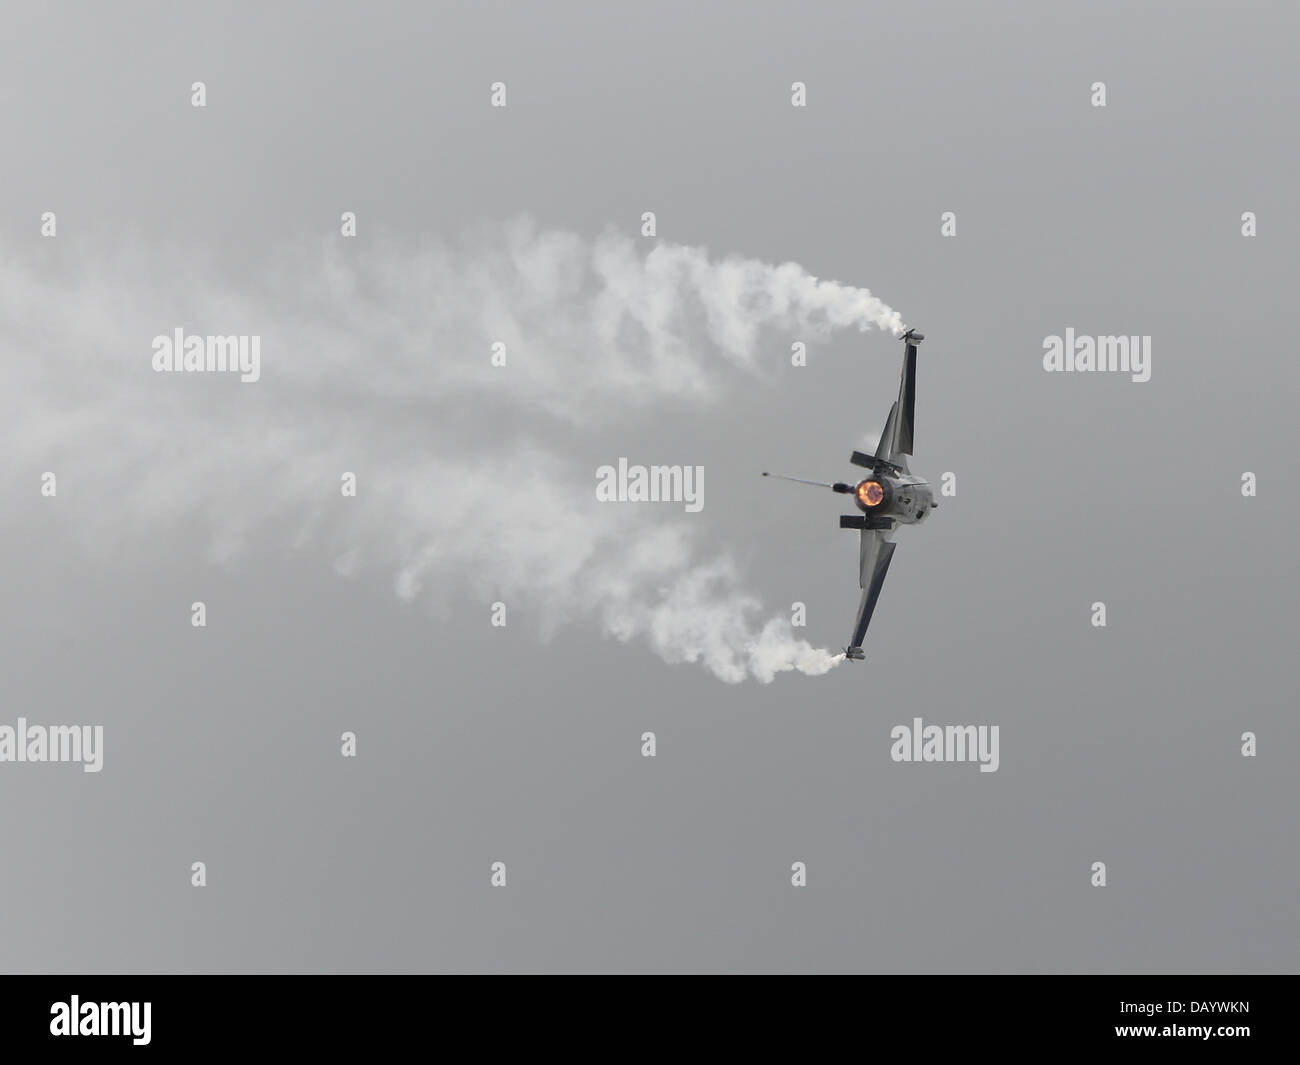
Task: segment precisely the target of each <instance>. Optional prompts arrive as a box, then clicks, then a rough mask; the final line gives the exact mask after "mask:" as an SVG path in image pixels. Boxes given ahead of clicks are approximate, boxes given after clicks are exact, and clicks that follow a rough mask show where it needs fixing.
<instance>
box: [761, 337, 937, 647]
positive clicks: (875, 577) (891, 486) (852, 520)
mask: <svg viewBox="0 0 1300 1065" xmlns="http://www.w3.org/2000/svg"><path fill="white" fill-rule="evenodd" d="M924 339H925V337H924V336H922V335H921V334H920V333H918V332H917V331H916V330H915V329H909V330H908V331H907V332H906V333H904V334H903V337H902V340H903V343H904V344H906V345H907V347H906V350H905V353H904V355H903V375H902V380H901V381H900V382H899V385H898V400H897V401H896V402H895V403H894V406H893V407H892V408H891V409H890V411H889V418H888V420H887V421H886V422H885V431H884V432H883V433H881V434H880V443H879V444H878V445H876V453H875V454H874V455H866V454H863V453H862V452H861V451H855V452H853V454H852V456H850V458H849V461H850V462H851V463H853V465H855V466H861V467H863V468H864V469H866V470H869V471H870V472H869V473H868V474H867V476H866V477H864V478H863V479H862V480H860V481H859V482H858V483H857V484H844V483H843V482H842V481H837V482H836V483H834V484H829V483H827V482H825V481H805V480H804V479H803V478H801V477H782V476H781V475H780V474H768V473H764V474H763V476H764V477H780V478H781V480H783V481H796V482H798V483H799V484H815V485H819V486H821V487H822V488H830V489H832V490H833V491H836V492H839V493H841V494H843V495H850V496H852V497H853V500H854V502H855V503H857V505H858V509H859V510H860V511H862V513H861V514H844V515H842V516H841V517H840V528H841V529H860V530H861V533H860V535H861V537H862V543H861V548H860V550H859V553H858V585H859V587H861V588H862V601H861V602H860V603H859V604H858V617H857V620H856V621H855V622H854V624H853V636H852V638H851V639H850V640H849V645H848V647H846V648H845V649H844V654H845V656H846V657H847V658H850V659H854V660H859V661H860V660H862V659H863V658H865V657H866V655H865V654H864V653H863V650H862V641H863V639H864V638H865V637H866V635H867V626H868V625H870V624H871V615H872V614H873V613H874V612H875V609H876V600H877V599H879V598H880V588H881V586H882V585H883V584H884V583H885V574H886V573H888V572H889V563H890V560H891V559H892V558H893V557H894V547H895V546H896V545H895V543H894V531H895V530H896V529H897V528H898V526H900V525H918V524H920V523H921V522H923V521H924V520H925V519H926V518H927V517H928V516H929V514H930V511H932V510H934V509H935V508H936V507H938V505H939V504H938V503H936V502H935V499H934V493H933V492H932V491H931V490H930V485H929V482H927V481H923V480H922V479H921V478H920V477H917V476H915V475H914V474H913V473H912V472H911V471H910V470H909V469H908V468H907V459H908V457H909V456H910V455H911V454H912V427H913V424H914V421H915V414H916V348H917V345H918V344H919V343H920V342H921V341H922V340H924Z"/></svg>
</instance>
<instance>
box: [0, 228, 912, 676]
mask: <svg viewBox="0 0 1300 1065" xmlns="http://www.w3.org/2000/svg"><path fill="white" fill-rule="evenodd" d="M55 245H57V247H56V246H55ZM6 247H8V248H10V249H12V248H13V247H14V245H13V243H12V242H9V243H7V245H6ZM264 262H265V265H264V267H263V268H261V269H260V270H258V271H255V272H252V273H247V272H246V273H244V274H237V273H234V272H233V271H231V270H230V269H229V268H225V267H223V266H221V265H220V264H218V263H217V262H216V261H213V260H205V259H204V258H203V257H202V256H198V255H196V253H195V251H194V250H193V249H190V248H180V247H161V246H157V245H151V246H145V245H143V244H138V243H129V242H123V241H120V240H119V241H116V242H112V243H101V244H98V245H92V244H90V243H87V241H86V239H84V238H83V239H80V240H79V239H78V238H77V237H75V236H72V237H65V236H60V237H59V238H57V240H48V241H44V242H42V243H41V244H39V245H36V246H35V247H32V248H30V250H29V251H28V252H26V253H18V252H14V251H12V250H10V251H8V252H5V253H4V254H3V255H0V344H2V345H3V349H4V358H3V360H0V387H2V388H3V395H4V397H5V399H4V403H5V405H6V408H7V409H6V410H5V412H4V413H5V417H4V420H3V429H0V433H2V434H3V435H2V436H0V440H2V441H3V445H4V448H5V452H6V455H7V457H8V462H9V468H10V469H11V470H14V471H17V472H18V474H19V475H21V476H24V477H26V476H31V477H34V478H35V477H39V476H40V474H41V472H43V471H47V470H48V471H55V472H56V473H57V476H58V477H59V492H58V497H57V504H56V505H57V506H58V507H60V508H66V509H61V513H62V514H63V515H64V516H65V518H66V521H67V523H68V527H69V528H70V529H72V530H73V531H74V532H75V533H76V534H77V535H79V536H80V537H82V539H83V540H84V543H85V545H86V547H87V549H88V550H91V551H97V552H105V553H111V554H113V555H114V556H121V555H124V554H125V555H127V556H128V557H129V555H130V552H131V550H132V548H133V546H134V547H135V548H136V549H137V550H138V552H139V554H140V556H141V557H142V558H143V557H146V552H147V551H148V550H149V545H151V544H154V543H157V542H158V540H159V538H160V537H161V536H162V535H164V534H165V533H166V531H167V530H169V529H171V530H175V529H180V528H184V529H188V530H193V529H195V528H198V529H201V530H202V533H203V535H204V537H205V543H206V544H207V545H208V549H209V555H210V557H211V559H212V560H213V561H214V562H218V563H220V562H223V561H226V560H230V559H233V558H234V557H236V556H237V555H239V554H240V553H242V552H245V551H248V550H250V549H254V548H256V549H263V548H266V547H267V546H271V547H274V548H285V549H302V550H314V551H317V552H318V553H320V554H321V555H322V556H323V557H324V558H328V559H329V560H331V561H332V563H333V566H334V568H335V569H337V570H338V571H339V572H341V573H345V574H367V573H368V574H380V575H383V576H384V577H385V579H387V580H390V581H392V583H393V586H394V589H395V592H396V594H397V595H398V596H400V597H402V598H403V599H407V600H416V599H424V598H430V599H434V600H438V601H443V600H446V599H447V598H448V595H449V591H454V592H455V593H457V594H460V595H464V596H478V597H482V601H483V602H484V604H485V607H486V603H487V602H491V601H493V600H496V599H500V600H503V601H505V602H506V603H507V604H508V605H509V608H510V609H511V611H512V615H511V617H512V621H513V619H514V617H516V616H517V613H516V610H517V608H522V611H523V613H524V614H525V616H526V617H533V618H537V619H539V623H540V627H541V629H542V630H543V631H544V632H547V631H553V630H554V629H555V628H556V627H558V626H560V625H564V624H580V625H584V624H585V625H593V624H594V625H596V626H598V627H599V629H600V630H601V631H602V632H603V633H604V634H605V635H607V636H612V637H614V638H616V639H618V640H622V641H632V640H640V641H644V642H645V643H646V644H648V645H649V646H650V647H651V648H652V649H653V650H654V651H655V652H656V653H657V654H659V655H660V656H661V657H662V658H663V659H664V660H665V661H668V662H674V663H676V662H696V663H699V664H701V665H703V666H705V667H706V668H707V669H709V670H710V671H711V672H712V673H713V674H714V675H716V676H717V677H719V678H721V679H722V680H724V681H728V682H733V683H734V682H739V681H741V680H744V679H745V678H747V677H750V678H755V679H757V680H760V681H763V682H767V681H770V680H771V679H772V678H773V677H774V676H775V675H776V674H777V673H780V672H783V671H788V670H797V671H799V672H802V673H807V674H819V673H824V672H826V671H827V670H828V669H830V668H831V667H832V666H833V665H834V664H835V663H836V661H838V656H836V655H833V654H831V653H830V652H828V651H825V650H821V649H818V648H815V647H812V646H811V645H809V644H808V643H807V642H806V641H804V640H802V639H798V638H796V637H795V635H794V633H793V631H792V629H791V627H790V625H789V623H788V622H786V621H784V620H783V619H782V618H780V617H776V618H772V619H771V620H764V618H763V611H762V607H761V603H760V602H759V600H758V599H757V598H756V597H755V596H754V595H752V594H750V593H749V592H747V591H746V590H745V589H746V587H747V584H748V583H749V582H746V581H745V580H744V578H743V575H742V574H741V573H740V572H739V571H738V569H737V566H736V563H735V561H734V560H733V559H732V558H731V557H730V555H729V554H728V553H727V551H726V550H725V545H715V549H714V550H712V551H707V552H706V551H703V550H702V549H701V545H700V544H699V543H697V540H698V536H697V534H696V531H695V529H693V528H692V527H691V525H690V523H689V521H687V520H684V519H683V516H682V515H681V514H680V513H678V514H677V516H676V517H675V518H674V519H672V520H671V521H667V522H665V521H663V520H659V519H656V520H654V521H653V522H647V520H646V519H647V512H646V511H647V508H643V507H637V506H630V505H628V506H623V505H617V504H608V503H605V504H601V503H597V502H596V501H595V500H594V498H593V496H594V492H593V489H594V470H595V466H596V463H595V462H594V461H593V458H592V455H591V454H590V451H589V449H588V451H586V452H584V451H583V449H582V445H581V441H582V439H583V434H584V433H587V432H591V431H593V430H595V429H598V428H599V427H601V426H609V425H617V424H619V422H620V421H621V420H623V419H626V418H629V417H632V416H638V415H642V414H645V413H647V412H651V413H653V412H654V411H655V410H656V409H661V408H664V407H665V405H669V404H671V405H672V407H673V408H674V410H675V411H680V410H681V409H682V408H686V409H688V410H689V409H694V408H699V409H700V410H707V409H709V408H711V407H712V406H714V405H716V404H717V402H718V401H719V400H720V399H721V398H722V396H723V394H724V389H725V388H727V387H735V378H736V376H737V374H738V373H739V374H746V373H757V372H760V371H761V366H760V365H759V353H760V351H761V350H762V344H763V341H764V339H765V338H767V339H768V340H770V339H771V338H772V335H773V334H781V333H784V334H786V335H797V336H799V337H803V338H807V339H817V338H821V337H826V336H827V335H829V334H830V333H831V332H832V331H834V330H838V329H859V330H866V329H869V328H878V329H883V330H887V331H891V332H893V333H895V334H897V333H898V332H900V331H901V323H900V320H899V316H898V314H897V313H895V312H894V311H892V310H891V309H890V308H889V307H887V306H885V305H884V304H883V303H882V302H881V301H880V300H878V299H876V298H875V297H874V296H872V295H871V294H870V293H869V292H868V291H866V290H865V289H860V288H852V287H848V286H844V285H839V284H836V283H834V282H830V281H824V280H819V279H817V278H815V277H813V276H811V275H809V274H808V273H807V272H806V271H805V270H803V269H802V268H801V267H799V266H796V265H794V264H792V263H786V264H782V265H777V266H772V265H767V264H764V263H761V262H757V261H754V260H751V259H742V258H737V257H727V258H722V259H712V258H710V257H709V255H708V254H707V253H706V252H705V251H704V250H702V249H699V248H691V247H683V246H680V245H674V244H668V243H662V242H661V243H658V244H656V245H654V246H653V248H651V249H649V250H646V249H645V248H644V245H643V244H638V243H636V242H634V241H632V240H630V239H628V238H626V237H623V236H619V235H616V234H612V233H607V234H605V235H602V236H600V237H598V238H596V239H594V240H592V239H587V238H583V237H580V236H578V235H575V234H572V233H565V232H558V231H550V230H542V229H538V228H536V227H535V226H534V225H533V224H532V223H531V222H529V221H528V220H526V219H521V220H518V221H515V222H512V223H510V224H506V225H499V226H489V227H483V228H481V229H479V230H478V231H476V232H474V233H472V234H470V235H469V236H467V237H466V238H465V239H463V240H462V241H461V242H460V243H456V244H443V243H423V244H419V243H413V242H410V241H400V240H395V239H393V240H374V239H369V240H365V241H363V240H361V239H359V238H358V239H356V240H346V239H342V238H337V237H336V238H334V239H332V240H329V241H325V242H321V243H319V244H315V245H299V246H296V247H291V248H283V249H281V250H280V251H279V252H277V253H275V254H273V255H268V256H267V257H266V258H265V260H264ZM177 328H182V329H183V330H184V332H185V334H186V335H222V336H232V335H249V336H251V335H257V336H260V338H261V360H262V364H261V377H260V379H259V380H258V381H257V382H255V383H242V382H241V381H240V380H239V375H238V373H188V374H185V373H157V372H155V371H154V369H153V366H152V365H151V359H152V354H153V352H152V350H151V343H152V341H153V338H154V337H155V336H159V335H166V336H170V335H171V334H172V333H173V330H175V329H177ZM497 344H499V345H504V347H503V348H501V349H499V350H500V351H501V352H502V353H503V354H504V358H505V365H504V366H495V365H493V364H492V359H491V356H492V352H493V350H494V349H493V345H497ZM769 350H770V349H769ZM600 461H604V459H601V460H600ZM512 468H513V469H518V468H526V469H527V471H528V474H527V505H526V513H527V519H526V520H525V521H521V520H519V513H520V512H519V501H518V500H517V499H512V498H510V494H509V493H508V492H503V491H502V484H501V478H502V471H503V470H510V469H512ZM345 471H351V472H355V473H356V475H357V485H358V487H357V494H356V498H355V499H344V498H341V493H340V479H341V476H342V474H343V473H344V472H345ZM26 483H27V484H29V485H30V484H35V483H36V482H35V481H34V480H33V481H29V482H26ZM13 509H14V508H11V510H13ZM660 513H662V512H660ZM6 520H10V521H12V520H15V519H14V516H13V515H12V514H11V515H10V517H9V518H8V519H6ZM674 522H675V523H674Z"/></svg>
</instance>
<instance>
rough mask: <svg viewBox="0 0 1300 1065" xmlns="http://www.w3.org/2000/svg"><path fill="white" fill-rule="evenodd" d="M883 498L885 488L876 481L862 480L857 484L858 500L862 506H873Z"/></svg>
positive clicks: (878, 503)
mask: <svg viewBox="0 0 1300 1065" xmlns="http://www.w3.org/2000/svg"><path fill="white" fill-rule="evenodd" d="M884 498H885V490H884V489H883V488H881V487H880V482H878V481H863V482H861V483H860V484H859V485H858V502H859V503H861V504H862V505H863V506H864V507H875V506H879V505H880V501H881V500H882V499H884Z"/></svg>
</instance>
